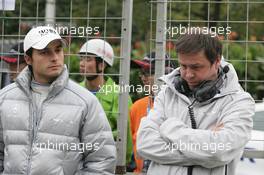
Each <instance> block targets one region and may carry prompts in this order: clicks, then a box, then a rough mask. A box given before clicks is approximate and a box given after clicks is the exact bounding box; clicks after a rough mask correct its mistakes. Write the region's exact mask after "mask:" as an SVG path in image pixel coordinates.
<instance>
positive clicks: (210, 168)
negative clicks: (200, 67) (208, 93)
mask: <svg viewBox="0 0 264 175" xmlns="http://www.w3.org/2000/svg"><path fill="white" fill-rule="evenodd" d="M226 64H227V63H226V62H223V63H222V66H224V65H226ZM229 69H230V70H229V71H228V73H227V74H226V78H225V80H224V83H223V86H222V87H221V89H220V94H217V95H215V96H214V97H213V98H212V99H211V100H209V101H207V102H203V103H195V105H194V116H195V120H196V123H197V128H198V129H192V128H191V122H190V116H189V112H188V106H189V105H190V104H191V101H190V99H189V98H187V97H186V96H185V95H183V94H181V93H179V92H178V91H176V90H175V88H174V85H173V81H174V78H175V75H176V74H179V69H176V70H174V71H173V72H172V73H170V74H169V75H166V76H163V77H162V78H161V80H163V81H164V82H165V84H166V85H165V87H164V88H162V90H161V91H160V92H159V94H158V95H157V97H156V98H155V102H154V108H153V109H152V110H151V111H150V113H149V114H148V116H147V117H145V118H143V119H142V120H141V124H140V127H139V130H138V134H137V151H138V154H139V155H140V156H141V157H143V158H144V159H149V160H151V161H152V163H151V165H150V167H149V170H148V174H149V175H187V166H191V165H194V168H193V175H224V174H225V171H226V172H227V174H228V175H234V174H235V168H236V164H237V161H238V160H239V158H240V156H241V154H242V152H243V148H244V146H245V144H246V143H247V142H248V140H249V139H250V133H251V129H252V126H253V123H252V116H253V115H254V100H253V99H252V98H251V96H250V95H249V94H248V93H246V92H245V91H244V90H243V89H242V88H241V86H240V85H239V83H238V77H237V75H236V72H235V70H234V68H233V66H232V65H231V64H229ZM221 123H223V125H224V127H223V128H222V129H221V130H219V131H213V130H212V128H213V127H214V126H216V125H219V124H221Z"/></svg>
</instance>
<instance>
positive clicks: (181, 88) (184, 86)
mask: <svg viewBox="0 0 264 175" xmlns="http://www.w3.org/2000/svg"><path fill="white" fill-rule="evenodd" d="M174 87H175V89H176V90H177V91H178V92H180V93H182V94H184V95H186V96H187V97H189V96H191V95H192V90H191V89H190V88H189V86H188V83H187V82H186V81H185V80H184V79H182V78H181V75H180V74H178V75H176V78H175V81H174Z"/></svg>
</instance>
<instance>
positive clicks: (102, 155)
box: [0, 26, 116, 175]
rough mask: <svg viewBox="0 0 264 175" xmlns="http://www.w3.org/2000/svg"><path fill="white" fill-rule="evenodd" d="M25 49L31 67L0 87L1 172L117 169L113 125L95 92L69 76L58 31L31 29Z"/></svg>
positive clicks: (53, 174)
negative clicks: (13, 81)
mask: <svg viewBox="0 0 264 175" xmlns="http://www.w3.org/2000/svg"><path fill="white" fill-rule="evenodd" d="M24 52H25V53H26V56H25V60H26V62H27V64H28V66H27V68H25V69H24V70H23V71H22V72H21V73H20V74H19V75H18V77H17V78H16V80H15V83H12V84H11V85H9V86H7V87H5V88H4V89H2V90H1V91H0V172H1V173H2V174H31V175H41V174H47V175H57V174H61V175H62V174H67V175H74V174H98V175H101V174H109V175H110V174H114V170H115V162H116V148H115V143H114V140H113V137H112V134H111V128H110V125H109V123H108V121H107V118H106V116H105V113H104V111H103V109H102V107H101V105H100V103H99V102H98V100H97V99H96V98H95V97H94V95H93V94H92V93H90V92H88V91H87V90H86V89H85V88H83V87H81V86H79V85H78V84H76V83H75V82H73V81H72V80H69V78H68V71H67V68H66V66H65V65H64V54H63V41H62V38H61V37H60V35H59V34H58V32H57V31H56V30H55V29H53V28H51V27H48V26H39V27H36V28H33V29H31V30H30V31H29V32H28V33H27V35H26V37H25V39H24Z"/></svg>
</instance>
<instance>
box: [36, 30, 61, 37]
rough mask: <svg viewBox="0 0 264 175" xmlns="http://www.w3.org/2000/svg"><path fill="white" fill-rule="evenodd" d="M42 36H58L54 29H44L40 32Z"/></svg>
mask: <svg viewBox="0 0 264 175" xmlns="http://www.w3.org/2000/svg"><path fill="white" fill-rule="evenodd" d="M38 33H39V34H40V36H45V35H47V34H50V33H52V34H57V33H56V31H55V30H52V29H42V30H40V31H39V32H38Z"/></svg>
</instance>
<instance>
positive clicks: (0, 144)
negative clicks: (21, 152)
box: [0, 115, 5, 173]
mask: <svg viewBox="0 0 264 175" xmlns="http://www.w3.org/2000/svg"><path fill="white" fill-rule="evenodd" d="M4 148H5V144H4V140H3V127H2V118H1V115H0V173H1V172H3V171H4Z"/></svg>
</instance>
